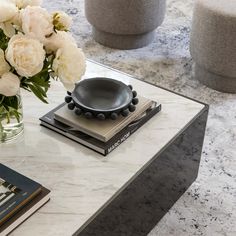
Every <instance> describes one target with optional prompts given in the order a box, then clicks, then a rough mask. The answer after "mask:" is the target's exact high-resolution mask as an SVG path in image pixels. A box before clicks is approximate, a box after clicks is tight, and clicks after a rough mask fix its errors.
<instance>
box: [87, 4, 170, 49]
mask: <svg viewBox="0 0 236 236" xmlns="http://www.w3.org/2000/svg"><path fill="white" fill-rule="evenodd" d="M165 3H166V0H85V12H86V17H87V19H88V21H89V22H90V24H91V25H92V26H93V37H94V39H95V40H96V41H97V42H99V43H101V44H103V45H105V46H108V47H112V48H119V49H133V48H139V47H143V46H145V45H147V44H149V43H150V42H152V40H153V39H154V36H155V29H156V28H157V27H158V26H159V25H161V24H162V22H163V20H164V16H165V5H166V4H165Z"/></svg>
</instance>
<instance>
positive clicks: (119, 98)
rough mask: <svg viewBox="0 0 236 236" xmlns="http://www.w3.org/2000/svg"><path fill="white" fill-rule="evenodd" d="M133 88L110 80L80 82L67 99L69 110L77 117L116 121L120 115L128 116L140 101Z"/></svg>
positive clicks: (95, 79) (99, 79) (97, 79)
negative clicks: (73, 111)
mask: <svg viewBox="0 0 236 236" xmlns="http://www.w3.org/2000/svg"><path fill="white" fill-rule="evenodd" d="M136 95H137V93H136V92H135V91H132V86H127V85H126V84H124V83H122V82H120V81H118V80H114V79H110V78H91V79H85V80H82V81H81V82H79V83H78V84H77V85H76V87H75V89H74V91H73V92H72V93H71V94H69V96H67V97H66V99H65V100H66V102H67V103H69V104H68V108H69V109H71V110H74V109H75V113H76V114H77V115H81V114H84V115H85V116H86V117H87V118H92V117H96V118H98V119H101V120H103V119H106V118H112V119H116V118H117V117H118V116H119V115H120V114H122V115H123V116H127V115H128V114H129V112H133V111H134V110H135V105H136V104H137V102H138V100H137V98H135V97H136Z"/></svg>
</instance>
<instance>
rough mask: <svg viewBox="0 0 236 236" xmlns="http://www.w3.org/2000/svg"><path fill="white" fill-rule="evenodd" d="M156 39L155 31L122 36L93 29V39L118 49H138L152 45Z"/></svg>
mask: <svg viewBox="0 0 236 236" xmlns="http://www.w3.org/2000/svg"><path fill="white" fill-rule="evenodd" d="M154 37H155V31H151V32H148V33H145V34H134V35H120V34H112V33H107V32H104V31H100V30H97V29H96V28H94V27H93V38H94V40H95V41H96V42H98V43H100V44H103V45H104V46H107V47H111V48H117V49H136V48H142V47H144V46H147V45H148V44H150V43H151V42H152V41H153V40H154Z"/></svg>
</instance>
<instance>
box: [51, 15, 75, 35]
mask: <svg viewBox="0 0 236 236" xmlns="http://www.w3.org/2000/svg"><path fill="white" fill-rule="evenodd" d="M52 16H53V25H54V27H55V29H56V30H61V31H68V30H69V29H70V27H71V24H72V18H71V17H70V16H69V15H67V14H66V13H65V12H63V11H57V12H54V13H53V14H52Z"/></svg>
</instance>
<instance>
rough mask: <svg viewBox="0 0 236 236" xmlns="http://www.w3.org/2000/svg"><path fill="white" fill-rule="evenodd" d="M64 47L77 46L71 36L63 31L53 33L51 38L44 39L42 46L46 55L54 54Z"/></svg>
mask: <svg viewBox="0 0 236 236" xmlns="http://www.w3.org/2000/svg"><path fill="white" fill-rule="evenodd" d="M66 45H74V46H77V45H76V41H75V39H74V38H73V36H72V35H71V34H70V33H68V32H65V31H58V32H56V33H53V34H52V36H50V37H48V38H46V39H45V41H44V46H45V49H46V51H47V52H48V53H50V52H56V51H57V50H58V49H59V48H63V47H65V46H66Z"/></svg>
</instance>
